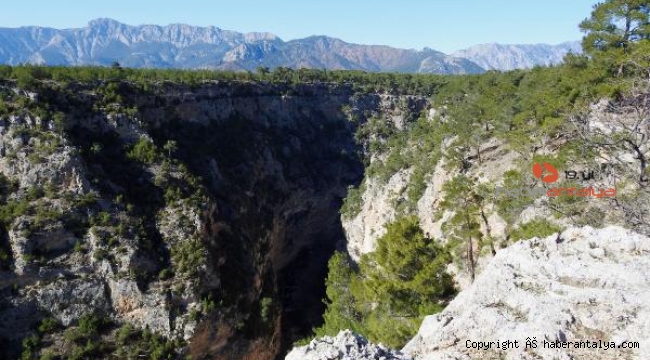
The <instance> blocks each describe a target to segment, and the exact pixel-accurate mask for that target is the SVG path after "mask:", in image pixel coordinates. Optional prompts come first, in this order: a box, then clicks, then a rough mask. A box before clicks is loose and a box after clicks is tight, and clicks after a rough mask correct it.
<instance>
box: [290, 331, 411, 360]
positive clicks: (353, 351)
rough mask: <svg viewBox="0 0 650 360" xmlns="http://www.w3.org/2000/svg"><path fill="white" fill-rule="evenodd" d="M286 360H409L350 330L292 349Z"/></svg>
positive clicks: (397, 352)
mask: <svg viewBox="0 0 650 360" xmlns="http://www.w3.org/2000/svg"><path fill="white" fill-rule="evenodd" d="M285 359H286V360H380V359H381V360H411V358H410V357H409V356H407V355H404V354H402V353H400V352H399V351H393V350H389V349H387V348H385V347H383V346H381V345H375V344H372V343H370V342H368V340H366V339H364V338H363V337H362V336H359V335H357V334H354V333H353V332H351V331H350V330H344V331H341V332H340V333H339V334H338V335H337V336H335V337H330V336H325V337H323V338H320V339H314V340H312V341H311V343H309V345H306V346H302V347H299V348H296V349H294V350H293V351H291V352H290V353H289V355H287V357H286V358H285Z"/></svg>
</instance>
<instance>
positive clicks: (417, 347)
mask: <svg viewBox="0 0 650 360" xmlns="http://www.w3.org/2000/svg"><path fill="white" fill-rule="evenodd" d="M649 267H650V239H649V238H647V237H645V236H641V235H638V234H635V233H632V232H630V231H628V230H625V229H623V228H620V227H614V226H612V227H607V228H604V229H600V230H598V229H593V228H590V227H584V228H569V229H567V230H565V231H564V232H562V233H560V234H557V235H553V236H550V237H548V238H545V239H538V238H534V239H531V240H527V241H521V242H519V243H517V244H514V245H512V246H510V247H509V248H507V249H505V250H503V251H500V252H498V253H497V255H496V256H495V257H494V259H492V261H491V262H490V263H489V265H488V266H487V267H486V268H485V270H484V271H483V273H482V274H481V275H480V276H479V277H478V278H477V279H476V281H475V282H474V283H473V284H472V285H471V286H470V287H469V288H468V289H466V290H465V291H463V292H461V293H460V294H459V295H458V296H457V297H456V298H455V299H454V300H453V301H452V302H451V303H450V304H449V306H448V307H447V308H446V309H445V310H444V311H443V312H441V313H439V314H437V315H434V316H429V317H427V318H426V319H425V320H424V322H423V324H422V326H421V328H420V331H419V332H418V334H417V336H416V337H415V338H414V339H413V340H411V342H409V343H408V344H407V345H406V347H405V348H404V352H405V353H408V354H410V355H412V356H413V357H414V358H416V359H422V360H434V359H448V360H451V359H457V360H460V359H463V360H469V359H512V360H515V359H517V360H519V359H548V360H551V359H583V358H589V359H639V360H641V359H647V358H648V357H650V344H648V342H647V339H648V338H650V321H649V319H650V305H649V304H650V277H648V274H647V269H648V268H649ZM526 338H530V339H531V340H535V345H536V347H534V348H533V347H530V348H526ZM508 340H510V341H517V345H518V348H514V349H510V350H506V351H502V350H499V349H497V348H496V346H495V345H496V342H497V341H500V342H501V344H503V343H504V342H506V341H508ZM556 341H559V342H578V341H591V342H599V341H600V342H606V343H607V344H608V345H609V344H610V343H612V342H613V343H614V344H615V346H616V347H618V346H620V345H621V344H622V343H623V342H638V343H639V344H640V348H638V349H618V348H615V349H609V350H604V349H585V348H584V347H583V348H580V349H576V348H575V346H574V345H571V348H565V349H557V348H551V347H550V346H551V345H549V344H556ZM489 342H494V343H493V346H492V347H491V348H489V349H485V348H483V349H480V348H478V346H479V343H482V344H488V343H489ZM545 344H546V347H545Z"/></svg>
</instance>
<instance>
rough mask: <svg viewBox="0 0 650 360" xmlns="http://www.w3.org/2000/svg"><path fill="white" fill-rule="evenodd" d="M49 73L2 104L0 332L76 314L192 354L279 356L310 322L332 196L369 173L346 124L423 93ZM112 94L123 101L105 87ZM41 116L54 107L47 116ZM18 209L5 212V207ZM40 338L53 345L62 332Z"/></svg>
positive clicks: (390, 111)
mask: <svg viewBox="0 0 650 360" xmlns="http://www.w3.org/2000/svg"><path fill="white" fill-rule="evenodd" d="M102 86H103V85H93V86H91V85H84V84H71V85H69V86H68V87H67V88H66V89H64V90H57V89H55V88H50V87H46V88H45V89H44V90H43V91H42V92H41V93H38V94H32V97H33V99H32V100H29V101H27V100H21V99H25V98H27V97H26V96H25V94H24V93H23V92H22V91H20V90H17V89H12V86H11V84H8V85H6V86H5V87H3V91H4V92H6V93H7V94H8V95H7V100H6V101H10V102H14V103H18V102H20V101H23V102H24V101H27V102H28V103H29V104H30V106H33V107H37V106H39V105H41V106H43V107H47V108H48V109H49V110H50V113H49V115H44V116H40V117H39V116H35V115H33V114H32V112H30V111H28V110H26V109H25V110H24V111H15V114H13V115H11V116H8V117H6V118H2V119H0V130H1V134H2V135H1V136H0V150H1V154H2V157H1V158H0V173H2V175H3V176H4V178H6V181H7V182H8V183H10V184H11V186H10V188H11V189H10V191H6V192H5V193H4V199H3V201H4V203H5V204H9V203H10V204H19V205H20V206H23V207H24V209H23V208H15V207H12V208H11V209H23V210H20V211H19V210H16V211H14V212H15V216H13V215H12V216H9V217H8V219H9V220H10V221H9V222H8V223H7V224H6V225H5V226H4V228H3V239H2V242H0V245H1V249H2V250H3V253H4V254H8V256H5V257H3V258H2V259H3V262H2V264H1V265H2V266H0V270H2V271H1V272H0V292H1V294H2V298H1V300H0V319H1V321H0V337H1V338H2V342H3V347H2V348H3V350H2V351H4V352H5V354H6V356H8V357H9V358H12V357H15V356H17V355H16V354H17V351H19V346H18V344H19V343H20V341H21V340H22V339H23V338H24V337H25V336H27V335H28V334H30V333H31V332H33V331H34V329H35V327H37V325H38V324H39V322H40V321H41V320H42V319H43V318H46V317H52V318H54V319H56V320H57V321H58V322H60V323H61V324H62V326H63V327H68V326H75V325H76V323H77V321H78V319H79V318H80V317H81V316H83V315H86V314H101V315H103V316H106V317H107V318H109V319H110V320H111V321H114V322H116V323H117V324H121V323H131V324H133V325H134V326H136V328H142V329H144V328H148V329H150V330H152V331H154V332H155V333H158V334H161V335H164V336H166V337H168V338H172V339H175V338H178V339H185V340H186V341H187V343H188V344H189V346H188V347H187V348H186V349H185V350H184V351H186V352H187V351H189V352H190V353H191V354H192V355H194V356H195V357H202V356H208V357H209V358H217V359H237V358H255V359H273V358H275V357H276V356H277V355H278V354H279V353H281V352H282V351H283V349H285V348H286V347H287V346H288V345H289V344H290V343H291V342H292V341H293V340H295V339H296V337H298V336H303V335H304V334H305V331H308V330H309V329H311V327H313V326H314V325H315V324H317V323H318V322H319V321H320V314H321V312H322V306H323V305H322V303H321V299H322V297H323V296H324V288H323V287H324V285H323V281H322V279H324V278H325V274H326V263H327V260H328V259H329V257H330V255H331V254H332V252H333V251H334V249H335V248H336V247H337V246H339V247H340V246H343V244H344V243H345V237H344V234H343V230H342V227H341V224H340V218H339V213H338V211H339V208H340V204H341V199H342V198H343V197H345V196H346V189H347V187H348V186H349V185H356V184H358V183H359V181H360V180H361V177H362V175H363V164H362V163H361V160H360V157H359V155H358V154H359V152H360V151H361V149H360V148H359V146H358V144H357V143H356V141H355V139H354V131H355V126H356V125H355V122H353V121H350V119H351V117H352V115H354V120H355V121H357V122H363V121H366V119H367V118H368V117H371V116H385V117H388V118H391V119H394V121H395V122H396V123H400V122H404V121H407V120H408V119H411V118H414V117H417V115H418V114H419V112H420V111H422V110H424V109H425V108H426V105H427V101H426V100H424V99H422V98H417V97H398V96H392V95H382V94H354V92H353V91H352V89H351V87H347V86H335V85H325V84H305V85H297V86H285V85H271V84H254V83H210V84H202V85H199V86H195V87H189V86H183V85H178V84H171V83H162V84H158V85H156V86H154V87H153V89H148V90H144V89H141V88H139V87H137V86H135V85H132V84H128V83H117V86H116V90H115V92H116V93H117V94H118V95H119V96H120V98H119V99H117V98H109V97H108V96H106V95H105V93H104V92H103V91H105V90H103V89H105V88H103V87H102ZM116 99H117V100H116ZM52 114H58V115H57V116H59V118H58V119H55V117H54V116H53V115H52ZM12 214H13V213H12ZM49 349H50V350H53V351H55V352H56V351H59V350H61V345H60V343H59V342H58V341H56V337H55V338H54V340H53V341H52V342H51V343H50V348H49Z"/></svg>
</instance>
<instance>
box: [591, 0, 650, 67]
mask: <svg viewBox="0 0 650 360" xmlns="http://www.w3.org/2000/svg"><path fill="white" fill-rule="evenodd" d="M580 29H581V30H582V31H583V32H585V33H586V34H587V35H586V36H585V37H584V39H583V42H582V46H583V49H584V50H585V52H587V53H588V54H592V55H593V54H595V53H598V52H601V51H611V50H616V51H620V52H622V53H625V54H627V53H629V51H630V50H631V49H630V48H631V47H632V46H633V44H634V43H638V42H640V41H644V40H648V39H650V2H648V0H608V1H605V2H601V3H598V4H596V5H594V10H593V12H592V13H591V17H589V18H587V19H585V20H584V21H583V22H582V23H580Z"/></svg>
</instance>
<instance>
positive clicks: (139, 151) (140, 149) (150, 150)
mask: <svg viewBox="0 0 650 360" xmlns="http://www.w3.org/2000/svg"><path fill="white" fill-rule="evenodd" d="M128 156H129V158H131V159H134V160H137V161H139V162H142V163H145V164H153V163H155V162H156V160H157V159H158V152H157V149H156V146H155V145H154V144H153V142H151V140H148V139H145V138H140V139H139V140H138V142H136V143H135V145H133V148H131V150H130V151H129V152H128Z"/></svg>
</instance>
